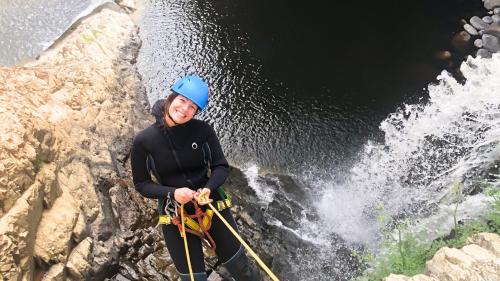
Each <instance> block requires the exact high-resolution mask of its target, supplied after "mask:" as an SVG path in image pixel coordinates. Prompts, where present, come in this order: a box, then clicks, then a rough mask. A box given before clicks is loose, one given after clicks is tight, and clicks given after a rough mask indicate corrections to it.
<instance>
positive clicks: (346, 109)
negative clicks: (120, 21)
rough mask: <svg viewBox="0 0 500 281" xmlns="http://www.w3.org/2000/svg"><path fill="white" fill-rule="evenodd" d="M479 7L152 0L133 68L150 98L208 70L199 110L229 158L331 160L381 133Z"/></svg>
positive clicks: (267, 163)
mask: <svg viewBox="0 0 500 281" xmlns="http://www.w3.org/2000/svg"><path fill="white" fill-rule="evenodd" d="M476 2H477V3H476ZM478 10H479V11H480V10H481V1H465V0H462V1H452V0H446V1H432V0H425V1H411V2H410V1H353V2H349V3H346V2H345V1H342V2H335V1H283V0H273V1H263V0H256V1H248V0H240V1H228V0H221V1H173V0H163V1H147V3H146V10H145V13H144V18H143V21H142V23H141V31H140V32H141V37H142V40H143V47H142V50H141V54H140V57H139V64H140V71H141V73H142V75H143V78H144V81H145V84H146V88H147V91H148V96H149V99H150V102H154V101H155V100H157V99H158V98H161V97H163V96H164V95H165V94H166V93H168V91H167V89H168V87H169V85H171V84H172V83H173V82H174V81H175V80H176V79H177V78H178V77H179V76H182V75H186V74H191V73H197V74H199V75H201V76H202V77H204V78H205V79H206V80H208V82H209V84H210V85H211V88H212V92H213V94H214V95H213V98H212V101H211V104H210V107H209V109H208V112H205V113H203V114H202V116H201V118H204V119H206V120H209V121H210V122H211V123H213V124H214V126H215V128H216V131H217V132H218V134H219V136H220V137H221V141H222V143H223V146H224V149H225V151H226V153H227V155H228V158H229V159H230V160H231V161H232V162H233V163H234V164H237V165H244V164H247V163H255V164H257V165H259V166H260V167H262V168H270V169H273V170H278V171H283V170H285V171H291V172H294V171H298V170H301V169H304V168H305V169H310V168H311V167H314V168H316V169H315V170H325V169H326V170H330V169H331V168H332V167H340V166H346V165H345V163H346V162H347V161H349V159H350V158H351V157H352V156H353V155H354V154H355V153H356V152H357V151H358V150H359V149H360V147H361V146H362V144H363V143H364V142H365V141H366V140H367V139H369V138H370V139H374V138H377V137H380V136H379V134H380V133H379V130H378V126H379V124H380V122H381V120H383V119H384V118H385V117H386V116H387V115H388V114H389V113H391V112H394V110H395V109H396V108H397V107H398V106H401V105H402V103H403V102H414V101H418V100H419V99H421V98H423V99H425V98H426V91H425V90H424V87H426V85H427V84H428V83H429V82H432V81H433V80H434V79H435V77H436V76H437V75H438V74H439V72H440V71H441V70H443V69H444V68H445V67H446V65H447V63H444V62H441V61H438V60H437V59H435V58H434V53H435V52H437V51H440V50H448V49H449V50H451V51H452V52H453V49H451V46H450V43H449V42H450V40H451V38H452V35H453V34H454V33H456V32H458V31H460V28H461V24H460V19H461V18H462V17H463V18H467V19H468V18H469V17H470V16H472V14H473V13H474V12H476V13H477V11H478ZM479 14H480V13H479ZM453 54H454V55H455V58H456V59H457V60H458V59H461V57H463V55H461V54H459V53H457V52H453Z"/></svg>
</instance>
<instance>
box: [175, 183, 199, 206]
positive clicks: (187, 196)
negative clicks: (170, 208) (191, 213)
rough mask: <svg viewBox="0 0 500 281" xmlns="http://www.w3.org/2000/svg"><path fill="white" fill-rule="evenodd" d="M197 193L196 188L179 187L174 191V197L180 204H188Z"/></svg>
mask: <svg viewBox="0 0 500 281" xmlns="http://www.w3.org/2000/svg"><path fill="white" fill-rule="evenodd" d="M195 193H196V192H195V191H194V190H191V189H189V188H187V187H181V188H177V189H176V190H175V192H174V199H175V201H177V202H179V203H180V204H186V203H188V202H189V201H191V200H193V198H194V195H195Z"/></svg>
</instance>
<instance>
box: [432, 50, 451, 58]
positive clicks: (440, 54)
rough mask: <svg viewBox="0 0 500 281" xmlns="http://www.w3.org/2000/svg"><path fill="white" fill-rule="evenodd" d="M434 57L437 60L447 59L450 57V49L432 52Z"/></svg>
mask: <svg viewBox="0 0 500 281" xmlns="http://www.w3.org/2000/svg"><path fill="white" fill-rule="evenodd" d="M434 58H435V59H438V60H449V59H451V52H450V51H438V52H435V53H434Z"/></svg>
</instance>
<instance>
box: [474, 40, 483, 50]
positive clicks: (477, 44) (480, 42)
mask: <svg viewBox="0 0 500 281" xmlns="http://www.w3.org/2000/svg"><path fill="white" fill-rule="evenodd" d="M474 46H476V47H477V48H482V47H483V40H481V39H476V40H474Z"/></svg>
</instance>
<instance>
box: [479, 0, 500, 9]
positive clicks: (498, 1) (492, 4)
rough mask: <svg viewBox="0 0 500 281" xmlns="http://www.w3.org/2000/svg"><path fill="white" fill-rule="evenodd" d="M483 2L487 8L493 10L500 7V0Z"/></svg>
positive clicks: (485, 0)
mask: <svg viewBox="0 0 500 281" xmlns="http://www.w3.org/2000/svg"><path fill="white" fill-rule="evenodd" d="M483 4H484V7H485V8H486V10H493V9H494V8H496V7H500V0H484V3H483Z"/></svg>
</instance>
